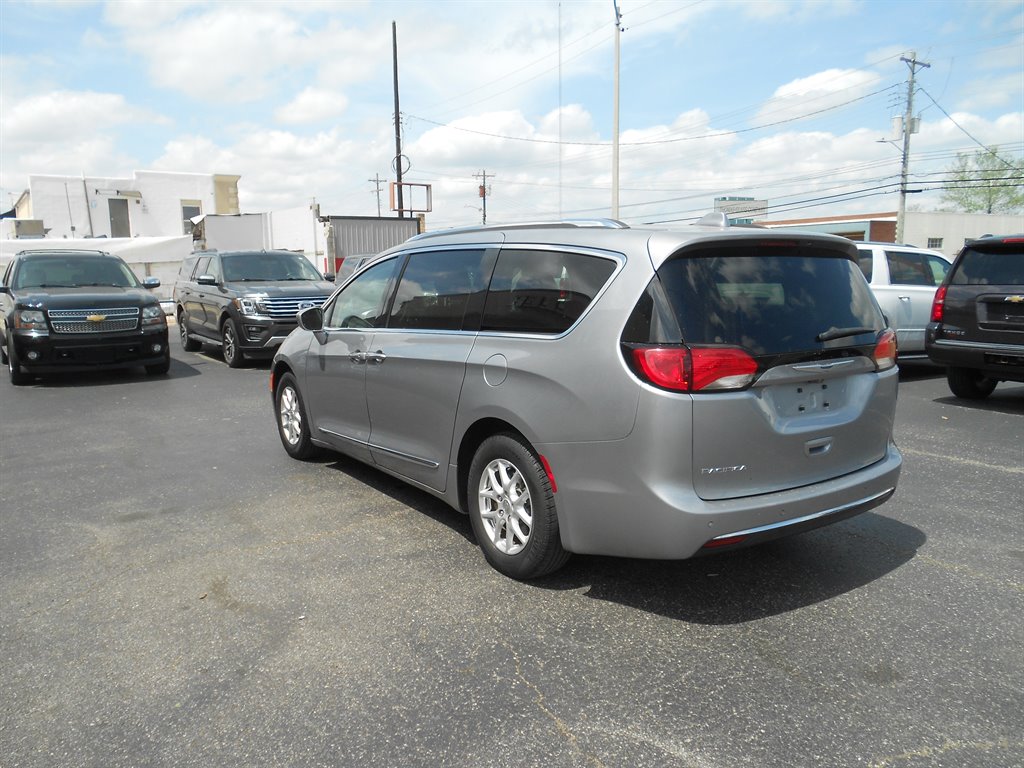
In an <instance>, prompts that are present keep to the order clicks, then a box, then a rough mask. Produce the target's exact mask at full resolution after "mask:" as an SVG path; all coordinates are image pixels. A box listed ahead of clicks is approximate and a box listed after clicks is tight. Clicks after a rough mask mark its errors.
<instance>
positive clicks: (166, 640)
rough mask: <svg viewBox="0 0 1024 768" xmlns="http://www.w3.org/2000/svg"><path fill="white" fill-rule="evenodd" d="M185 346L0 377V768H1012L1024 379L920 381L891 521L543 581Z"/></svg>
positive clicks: (923, 374) (1020, 757)
mask: <svg viewBox="0 0 1024 768" xmlns="http://www.w3.org/2000/svg"><path fill="white" fill-rule="evenodd" d="M173 354H174V360H173V362H172V366H171V372H170V375H169V376H167V377H160V378H156V379H150V378H147V377H146V376H145V375H144V374H143V373H142V372H141V371H139V372H128V373H110V374H90V375H83V376H73V377H67V378H52V379H47V380H44V381H41V382H39V383H37V384H35V385H32V386H28V387H19V388H14V387H12V386H11V385H10V384H9V383H8V382H7V381H6V380H5V381H3V382H0V509H2V511H0V598H2V602H0V661H2V663H0V764H2V765H3V766H9V767H10V768H14V767H15V766H104V767H106V766H203V767H206V766H394V767H400V766H510V767H511V766H516V767H517V768H518V767H521V766H545V767H548V766H581V767H582V766H594V767H600V766H605V767H607V768H611V767H612V766H615V767H620V766H630V767H634V766H651V767H655V766H656V767H658V768H662V767H675V766H678V767H679V768H684V767H685V768H733V767H736V766H780V767H781V766H787V767H790V766H874V767H876V768H917V767H919V766H940V767H949V768H953V767H954V766H956V767H957V768H959V767H961V766H986V767H987V766H991V767H992V768H1007V767H1009V766H1021V765H1024V652H1022V649H1024V619H1022V617H1024V533H1022V531H1024V502H1022V500H1021V499H1022V496H1024V386H1020V385H1008V384H1003V385H1001V386H1000V387H999V388H998V389H997V390H996V393H995V394H994V395H993V396H992V397H991V398H990V399H989V400H988V401H985V402H984V403H981V404H967V403H964V402H961V401H957V400H955V399H954V398H952V397H951V396H950V395H949V392H948V390H947V388H946V384H945V380H944V378H943V377H942V376H941V375H940V373H939V372H938V371H937V370H936V369H931V368H927V367H921V368H914V369H909V370H907V371H905V372H904V373H903V375H902V377H901V391H900V403H899V407H898V414H897V418H898V423H897V430H896V436H897V441H898V443H899V444H900V447H901V448H902V450H903V451H904V454H905V464H904V471H903V476H902V479H901V484H900V487H899V490H898V491H897V494H896V496H895V497H894V498H893V499H892V500H891V501H890V502H888V503H887V504H885V505H884V506H882V507H881V508H879V509H877V510H875V511H873V512H870V513H867V514H864V515H861V516H859V517H857V518H854V519H852V520H848V521H845V522H842V523H839V524H836V525H834V526H831V527H828V528H825V529H821V530H818V531H813V532H811V533H807V534H804V535H802V536H799V537H795V538H790V539H786V540H782V541H777V542H772V543H769V544H766V545H762V546H761V547H758V548H753V549H749V550H741V551H738V552H734V553H728V554H724V555H719V556H717V557H710V558H704V559H699V560H692V561H684V562H650V561H638V560H616V559H610V558H595V557H576V558H574V559H572V560H571V561H570V563H569V564H568V565H567V566H566V567H565V568H564V569H563V570H562V571H559V572H558V573H556V574H555V575H553V576H552V577H549V578H547V579H544V580H541V581H537V582H531V583H526V584H524V583H518V582H515V581H511V580H509V579H506V578H504V577H502V576H500V575H499V574H498V573H496V572H495V571H493V570H492V569H491V568H490V567H489V566H487V564H486V563H485V561H484V559H483V557H482V556H481V555H480V553H479V551H478V550H477V548H476V546H475V544H474V542H473V540H472V533H471V531H470V526H469V522H468V519H467V518H464V517H462V516H460V515H459V514H457V513H455V512H454V511H452V510H450V509H449V508H447V507H446V506H444V505H443V504H441V503H440V502H437V501H435V500H434V499H432V498H431V497H429V496H426V495H423V494H420V493H418V492H416V491H414V490H411V489H409V488H407V487H406V486H404V485H402V484H401V483H399V482H397V481H394V480H392V479H390V478H388V477H387V476H385V475H382V474H380V473H378V472H376V471H374V470H372V469H369V468H366V467H364V466H362V465H359V464H357V463H354V462H351V461H348V460H345V459H341V458H338V457H325V458H323V459H321V460H318V461H316V462H312V463H307V464H303V463H299V462H295V461H293V460H291V459H289V458H288V457H287V456H286V455H285V453H284V451H283V450H282V449H281V447H280V444H279V442H278V438H277V434H276V431H275V426H274V422H273V417H272V412H271V404H270V395H269V390H268V384H267V381H268V373H267V365H266V364H262V365H261V364H255V365H252V366H250V367H248V368H245V369H242V370H237V371H236V370H229V369H228V368H227V367H226V366H225V365H224V363H223V362H222V361H221V360H220V359H219V357H218V356H217V355H216V353H210V354H190V353H185V352H182V351H181V350H180V349H179V348H178V347H177V345H176V344H175V348H174V351H173Z"/></svg>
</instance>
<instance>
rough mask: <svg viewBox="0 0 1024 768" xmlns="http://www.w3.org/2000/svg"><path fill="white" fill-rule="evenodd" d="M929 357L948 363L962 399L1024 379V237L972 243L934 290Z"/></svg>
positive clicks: (927, 336) (927, 340) (953, 385)
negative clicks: (1002, 382) (1006, 382)
mask: <svg viewBox="0 0 1024 768" xmlns="http://www.w3.org/2000/svg"><path fill="white" fill-rule="evenodd" d="M925 350H926V351H927V353H928V357H929V358H930V359H931V360H932V361H934V362H936V363H941V364H942V365H946V366H949V367H948V369H947V372H946V377H947V379H948V381H949V388H950V390H951V391H952V392H953V394H954V395H956V396H957V397H964V398H970V399H981V398H985V397H988V396H989V395H990V394H992V390H994V389H995V387H996V384H997V383H998V382H1000V381H1020V382H1024V235H1014V236H1010V237H983V238H980V239H978V240H972V241H970V242H969V243H967V244H966V245H965V246H964V247H963V250H961V251H960V253H959V254H958V255H957V257H956V260H955V261H954V262H953V266H952V267H951V268H950V270H949V273H948V274H947V275H946V279H945V280H943V282H942V285H940V286H939V288H938V290H937V291H936V292H935V301H934V302H933V304H932V314H931V322H930V323H929V324H928V329H927V332H926V334H925Z"/></svg>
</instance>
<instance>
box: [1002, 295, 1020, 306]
mask: <svg viewBox="0 0 1024 768" xmlns="http://www.w3.org/2000/svg"><path fill="white" fill-rule="evenodd" d="M1003 301H1008V302H1010V303H1011V304H1024V296H1007V297H1005V298H1004V299H1003Z"/></svg>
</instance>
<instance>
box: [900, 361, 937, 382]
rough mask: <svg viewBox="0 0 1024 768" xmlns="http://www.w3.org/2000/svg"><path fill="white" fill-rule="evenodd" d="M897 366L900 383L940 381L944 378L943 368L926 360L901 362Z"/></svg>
mask: <svg viewBox="0 0 1024 768" xmlns="http://www.w3.org/2000/svg"><path fill="white" fill-rule="evenodd" d="M899 366H900V381H922V380H924V379H942V378H945V377H946V368H945V366H942V365H936V364H935V363H931V362H928V361H927V360H915V361H912V362H901V363H900V364H899Z"/></svg>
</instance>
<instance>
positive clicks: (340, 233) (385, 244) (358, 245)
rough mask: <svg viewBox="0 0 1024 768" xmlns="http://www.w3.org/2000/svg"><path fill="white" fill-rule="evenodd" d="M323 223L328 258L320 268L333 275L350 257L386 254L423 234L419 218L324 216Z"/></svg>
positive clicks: (319, 265)
mask: <svg viewBox="0 0 1024 768" xmlns="http://www.w3.org/2000/svg"><path fill="white" fill-rule="evenodd" d="M320 221H322V222H324V224H325V225H326V230H327V255H326V256H325V257H324V261H323V264H318V265H317V267H318V268H320V269H322V270H323V271H324V272H326V273H328V274H331V275H336V274H338V270H339V269H341V267H342V264H344V262H345V259H346V258H347V257H349V256H357V255H360V254H367V253H380V252H381V251H386V250H387V249H388V248H392V247H394V246H396V245H401V244H402V243H404V242H405V241H406V240H408V239H409V238H410V237H412V236H413V235H418V234H420V232H422V231H423V229H422V220H421V219H419V218H404V219H398V218H393V217H392V218H384V217H376V216H324V217H321V219H320Z"/></svg>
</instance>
